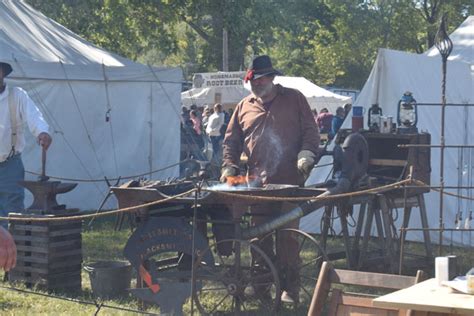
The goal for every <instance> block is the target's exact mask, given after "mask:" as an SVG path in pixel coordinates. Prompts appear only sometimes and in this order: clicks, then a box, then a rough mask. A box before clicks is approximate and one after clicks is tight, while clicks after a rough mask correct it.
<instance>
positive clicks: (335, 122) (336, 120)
mask: <svg viewBox="0 0 474 316" xmlns="http://www.w3.org/2000/svg"><path fill="white" fill-rule="evenodd" d="M345 118H346V112H345V111H344V108H343V107H338V108H337V110H336V115H335V116H334V117H333V118H332V122H331V132H330V133H329V138H331V139H332V138H333V137H334V136H335V135H336V133H337V131H338V130H339V129H340V128H341V126H342V123H343V122H344V119H345Z"/></svg>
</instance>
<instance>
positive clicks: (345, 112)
mask: <svg viewBox="0 0 474 316" xmlns="http://www.w3.org/2000/svg"><path fill="white" fill-rule="evenodd" d="M351 109H352V104H350V103H346V104H344V118H346V117H347V115H349V112H350V111H351Z"/></svg>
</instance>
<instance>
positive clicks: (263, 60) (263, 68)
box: [244, 55, 281, 82]
mask: <svg viewBox="0 0 474 316" xmlns="http://www.w3.org/2000/svg"><path fill="white" fill-rule="evenodd" d="M271 75H275V76H281V72H279V71H278V70H276V69H274V68H273V65H272V60H271V59H270V57H269V56H267V55H261V56H257V57H255V58H254V59H253V61H252V64H251V65H250V67H249V69H248V70H247V74H246V75H245V78H244V80H245V82H247V81H249V80H255V79H258V78H261V77H264V76H271Z"/></svg>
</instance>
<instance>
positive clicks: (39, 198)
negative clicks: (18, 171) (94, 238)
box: [8, 178, 82, 293]
mask: <svg viewBox="0 0 474 316" xmlns="http://www.w3.org/2000/svg"><path fill="white" fill-rule="evenodd" d="M40 180H42V181H21V182H20V183H19V184H20V185H22V186H23V187H25V188H26V189H28V190H29V191H30V192H31V193H32V194H33V199H34V201H33V204H31V206H30V207H28V208H27V209H26V210H25V212H24V213H10V214H9V223H10V227H9V230H10V232H11V234H12V236H13V238H14V239H15V243H16V247H17V251H18V256H17V262H16V267H15V268H14V269H12V270H11V271H10V272H9V275H8V278H9V280H10V281H11V282H21V283H23V284H24V285H25V286H26V287H28V288H30V287H33V286H37V287H38V288H40V289H43V290H46V291H52V292H67V293H73V292H79V291H80V290H81V285H82V280H81V271H82V270H81V269H82V220H80V219H71V220H70V219H68V217H70V216H73V215H77V214H78V211H79V210H78V209H66V206H65V205H59V204H58V202H57V201H56V195H58V194H61V193H66V192H69V191H71V190H72V189H74V188H75V187H76V185H77V183H61V182H60V181H46V180H47V178H46V179H44V178H43V179H40ZM57 217H61V219H59V220H55V218H57ZM30 218H31V219H32V220H29V219H30ZM33 219H42V221H35V220H33Z"/></svg>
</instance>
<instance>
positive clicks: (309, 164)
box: [297, 150, 316, 181]
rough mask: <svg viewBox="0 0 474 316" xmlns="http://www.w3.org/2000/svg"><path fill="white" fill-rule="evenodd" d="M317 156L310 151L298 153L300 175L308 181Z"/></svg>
mask: <svg viewBox="0 0 474 316" xmlns="http://www.w3.org/2000/svg"><path fill="white" fill-rule="evenodd" d="M315 158H316V155H315V154H314V153H313V152H312V151H310V150H302V151H300V152H299V153H298V163H297V167H298V173H299V174H300V176H301V177H302V178H303V179H304V181H306V179H308V177H309V174H310V173H311V170H312V169H313V166H314V159H315Z"/></svg>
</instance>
